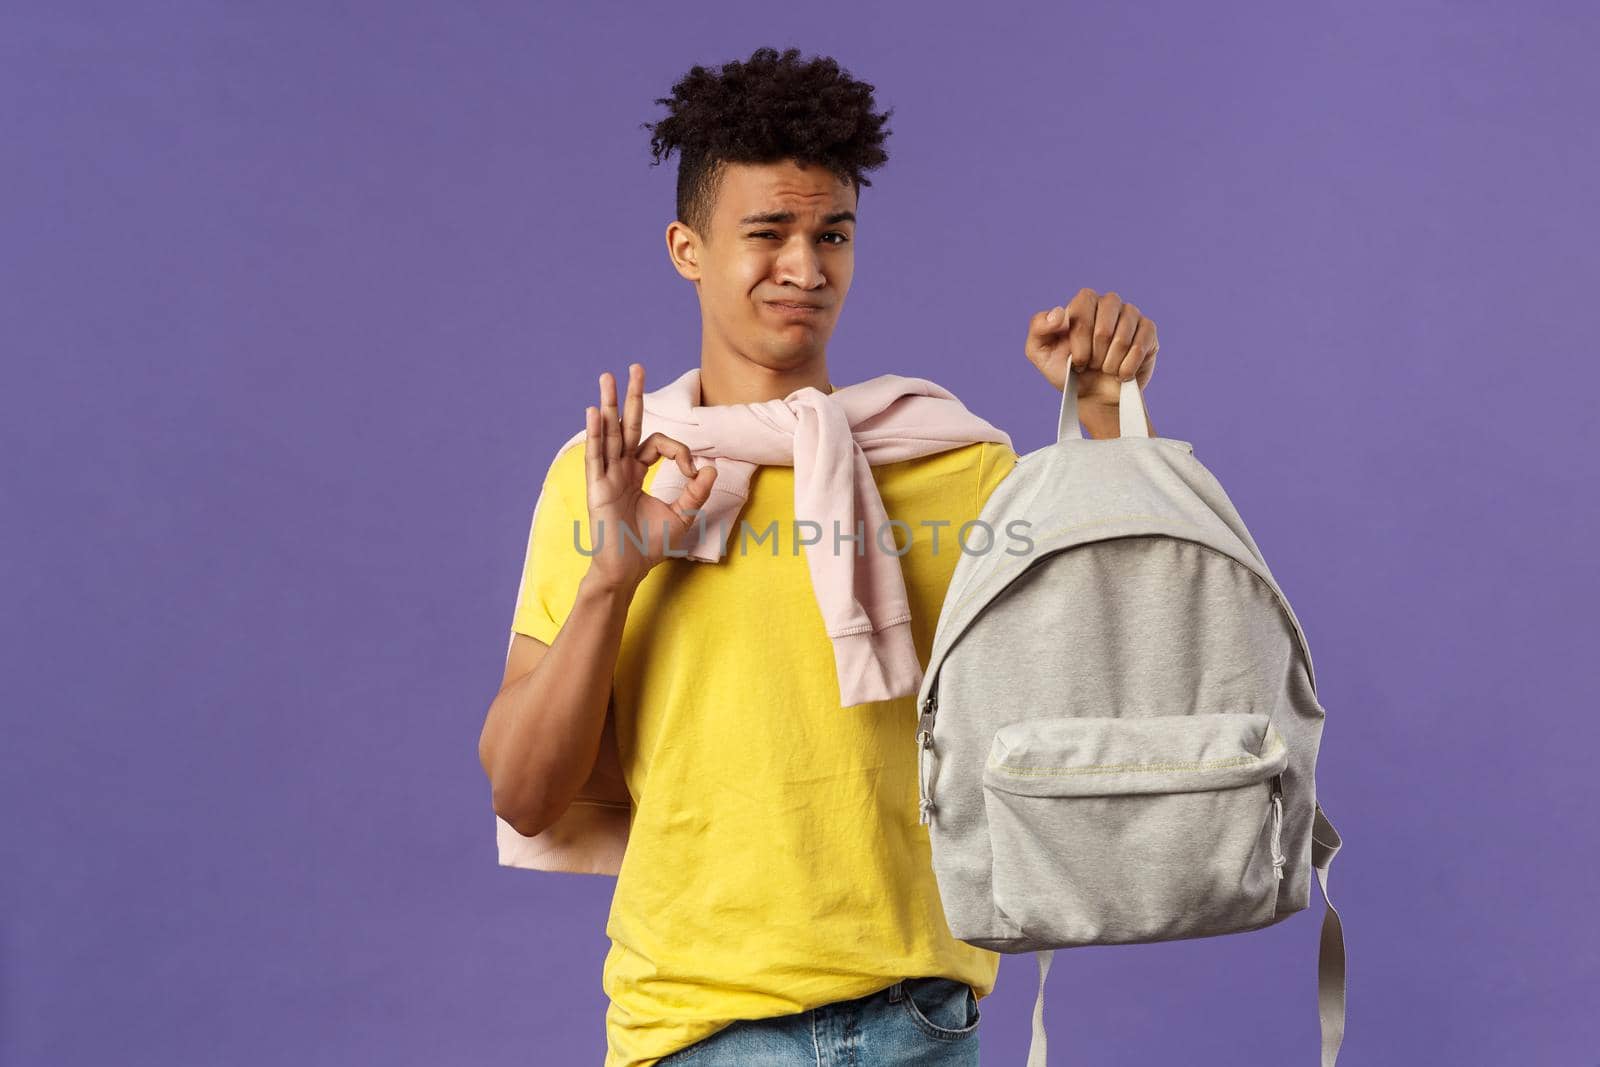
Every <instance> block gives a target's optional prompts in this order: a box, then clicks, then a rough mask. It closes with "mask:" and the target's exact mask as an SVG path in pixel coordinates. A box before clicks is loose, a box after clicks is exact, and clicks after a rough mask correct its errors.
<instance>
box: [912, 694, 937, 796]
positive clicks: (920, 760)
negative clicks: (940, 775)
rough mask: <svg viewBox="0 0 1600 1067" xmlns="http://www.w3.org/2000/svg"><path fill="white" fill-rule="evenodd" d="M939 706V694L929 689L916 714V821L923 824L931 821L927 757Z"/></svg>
mask: <svg viewBox="0 0 1600 1067" xmlns="http://www.w3.org/2000/svg"><path fill="white" fill-rule="evenodd" d="M938 707H939V694H938V692H937V691H936V690H930V691H929V693H928V699H927V700H925V701H923V702H922V714H921V715H919V716H917V821H918V822H919V823H921V824H923V825H924V826H925V825H927V824H928V823H929V822H930V821H931V816H932V813H933V800H932V798H931V797H929V795H928V778H927V763H928V760H927V757H928V749H930V748H932V747H933V716H934V712H935V711H936V710H937V709H938Z"/></svg>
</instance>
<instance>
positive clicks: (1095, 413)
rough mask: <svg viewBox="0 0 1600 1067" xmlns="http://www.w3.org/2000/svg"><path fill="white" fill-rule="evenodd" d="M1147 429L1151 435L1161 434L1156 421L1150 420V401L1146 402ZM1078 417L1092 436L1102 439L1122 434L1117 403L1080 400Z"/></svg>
mask: <svg viewBox="0 0 1600 1067" xmlns="http://www.w3.org/2000/svg"><path fill="white" fill-rule="evenodd" d="M1144 409H1145V415H1144V424H1145V429H1146V431H1147V432H1148V433H1149V435H1150V436H1151V437H1156V436H1159V435H1158V434H1157V433H1156V427H1155V423H1153V422H1151V421H1150V403H1149V401H1145V402H1144ZM1078 417H1079V419H1081V420H1082V422H1083V429H1084V432H1085V433H1087V434H1088V435H1089V436H1090V437H1093V438H1095V439H1097V440H1098V439H1101V438H1106V437H1120V436H1122V423H1121V418H1122V417H1121V415H1120V414H1119V413H1118V408H1117V405H1116V404H1091V403H1087V402H1082V401H1080V402H1079V404H1078Z"/></svg>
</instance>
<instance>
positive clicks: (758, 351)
mask: <svg viewBox="0 0 1600 1067" xmlns="http://www.w3.org/2000/svg"><path fill="white" fill-rule="evenodd" d="M855 209H856V191H855V187H854V186H853V185H852V184H851V183H849V182H846V181H841V180H840V179H839V178H837V177H836V176H835V175H833V174H832V173H830V172H829V171H828V170H827V169H825V168H823V167H816V166H812V167H805V168H802V167H801V166H799V165H798V164H796V163H794V162H793V161H785V162H782V163H771V164H731V165H729V166H728V167H727V168H726V169H725V170H724V171H723V174H722V178H721V185H720V186H719V188H718V190H717V194H716V205H715V207H714V209H713V211H712V216H711V227H710V228H711V232H710V233H709V234H706V235H703V237H702V239H700V240H698V241H688V240H685V238H684V237H683V236H680V242H681V243H680V248H681V251H682V253H683V256H692V257H693V262H685V261H684V260H683V257H679V258H680V262H679V265H678V269H679V271H680V272H682V273H683V274H684V275H685V277H691V278H693V279H694V280H695V281H696V282H697V283H698V284H697V288H698V290H699V293H700V307H701V314H702V318H703V320H704V323H705V327H706V329H708V330H709V331H712V332H714V334H715V338H716V340H717V341H719V342H720V343H721V344H722V345H724V346H726V347H728V348H729V349H731V350H732V351H733V352H735V353H737V354H738V355H740V356H743V357H744V358H746V359H749V360H752V361H754V362H757V363H760V364H761V365H763V366H767V367H770V368H772V369H774V370H787V369H791V368H794V367H798V366H803V365H804V364H806V363H807V362H809V361H811V360H813V359H816V358H818V357H820V356H821V355H822V353H823V352H824V350H825V349H826V348H827V344H828V338H829V337H831V336H832V335H833V327H834V324H835V323H836V322H838V319H839V312H840V310H841V309H842V308H843V306H844V298H845V294H846V293H847V292H848V291H849V289H850V278H851V274H852V273H853V271H854V268H855V233H856V224H855ZM674 225H679V224H676V223H675V224H674ZM673 232H674V231H671V230H669V234H668V240H669V245H670V244H671V243H672V241H673ZM690 232H691V231H689V230H688V229H687V228H686V227H685V228H683V229H682V230H681V235H688V234H689V233H690ZM696 268H698V270H697V271H696ZM782 305H803V307H800V308H786V307H784V306H782Z"/></svg>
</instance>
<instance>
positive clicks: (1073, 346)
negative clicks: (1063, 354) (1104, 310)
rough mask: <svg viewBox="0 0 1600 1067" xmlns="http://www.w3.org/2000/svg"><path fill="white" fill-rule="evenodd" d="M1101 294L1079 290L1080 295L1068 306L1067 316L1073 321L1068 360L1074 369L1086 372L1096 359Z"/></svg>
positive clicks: (1089, 290) (1069, 329) (1070, 329)
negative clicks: (1096, 335)
mask: <svg viewBox="0 0 1600 1067" xmlns="http://www.w3.org/2000/svg"><path fill="white" fill-rule="evenodd" d="M1098 304H1099V294H1098V293H1096V292H1095V291H1094V290H1093V289H1079V290H1078V295H1077V296H1075V297H1073V298H1072V302H1071V303H1069V304H1068V305H1067V315H1068V317H1069V318H1070V319H1071V320H1072V321H1071V325H1070V326H1069V327H1068V328H1067V358H1068V359H1070V360H1071V361H1072V366H1073V369H1075V370H1077V371H1080V372H1081V371H1086V370H1088V369H1089V367H1090V362H1091V361H1092V360H1093V358H1094V321H1095V309H1096V307H1097V306H1098Z"/></svg>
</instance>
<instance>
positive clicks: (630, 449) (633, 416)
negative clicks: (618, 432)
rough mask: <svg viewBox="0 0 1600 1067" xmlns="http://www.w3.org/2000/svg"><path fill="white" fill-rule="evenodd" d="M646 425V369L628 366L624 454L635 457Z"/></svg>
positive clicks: (624, 414) (623, 426)
mask: <svg viewBox="0 0 1600 1067" xmlns="http://www.w3.org/2000/svg"><path fill="white" fill-rule="evenodd" d="M643 425H644V367H642V366H640V365H639V364H637V363H630V364H628V397H627V400H626V401H625V402H624V404H623V407H622V452H623V454H624V455H629V456H631V455H633V453H634V452H635V451H636V450H637V449H638V447H639V432H640V429H641V428H642V426H643Z"/></svg>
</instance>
